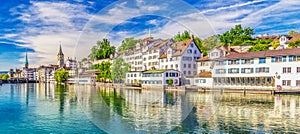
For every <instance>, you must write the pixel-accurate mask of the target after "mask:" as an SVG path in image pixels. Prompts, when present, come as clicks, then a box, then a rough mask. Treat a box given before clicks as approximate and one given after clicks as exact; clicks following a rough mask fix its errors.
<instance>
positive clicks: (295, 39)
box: [287, 34, 300, 42]
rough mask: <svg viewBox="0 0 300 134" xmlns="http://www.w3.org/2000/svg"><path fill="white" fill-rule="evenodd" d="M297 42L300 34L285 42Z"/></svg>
mask: <svg viewBox="0 0 300 134" xmlns="http://www.w3.org/2000/svg"><path fill="white" fill-rule="evenodd" d="M297 40H300V34H295V35H293V36H292V38H291V39H290V40H288V41H287V42H295V41H297Z"/></svg>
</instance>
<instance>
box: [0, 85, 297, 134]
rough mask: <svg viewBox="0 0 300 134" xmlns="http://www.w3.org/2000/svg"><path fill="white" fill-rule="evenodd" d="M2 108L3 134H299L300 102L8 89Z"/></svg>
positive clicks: (0, 96) (75, 88) (0, 91)
mask: <svg viewBox="0 0 300 134" xmlns="http://www.w3.org/2000/svg"><path fill="white" fill-rule="evenodd" d="M0 102H1V103H0V119H1V122H0V133H18V132H24V133H102V132H103V131H100V130H99V129H98V128H100V129H102V130H104V131H106V132H109V133H297V132H300V122H299V118H300V96H286V95H285V96H273V95H269V94H246V95H244V94H243V93H224V94H221V93H220V92H211V93H201V92H183V91H165V90H133V89H115V88H104V87H94V86H88V85H72V86H63V85H53V84H10V85H9V84H6V85H5V84H4V85H2V86H0ZM94 125H96V126H97V127H98V128H97V127H96V126H94ZM62 128H63V129H62Z"/></svg>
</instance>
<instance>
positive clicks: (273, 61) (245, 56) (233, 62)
mask: <svg viewBox="0 0 300 134" xmlns="http://www.w3.org/2000/svg"><path fill="white" fill-rule="evenodd" d="M299 61H300V48H295V49H283V50H268V51H260V52H248V53H238V54H231V55H227V56H225V57H224V58H218V59H216V65H215V67H214V71H213V72H212V74H213V80H214V83H215V84H216V85H219V86H222V87H231V86H233V85H234V86H235V87H237V88H244V87H245V88H247V87H253V86H254V87H261V88H264V87H273V88H274V86H275V85H277V86H284V87H285V89H286V88H289V87H295V86H300V62H299Z"/></svg>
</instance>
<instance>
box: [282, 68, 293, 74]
mask: <svg viewBox="0 0 300 134" xmlns="http://www.w3.org/2000/svg"><path fill="white" fill-rule="evenodd" d="M282 73H291V67H284V68H282Z"/></svg>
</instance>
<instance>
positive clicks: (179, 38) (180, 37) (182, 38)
mask: <svg viewBox="0 0 300 134" xmlns="http://www.w3.org/2000/svg"><path fill="white" fill-rule="evenodd" d="M190 38H191V36H190V33H189V32H188V31H186V30H185V31H184V32H183V33H182V34H180V32H178V34H177V35H175V37H174V41H176V42H179V41H185V40H188V39H190Z"/></svg>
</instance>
